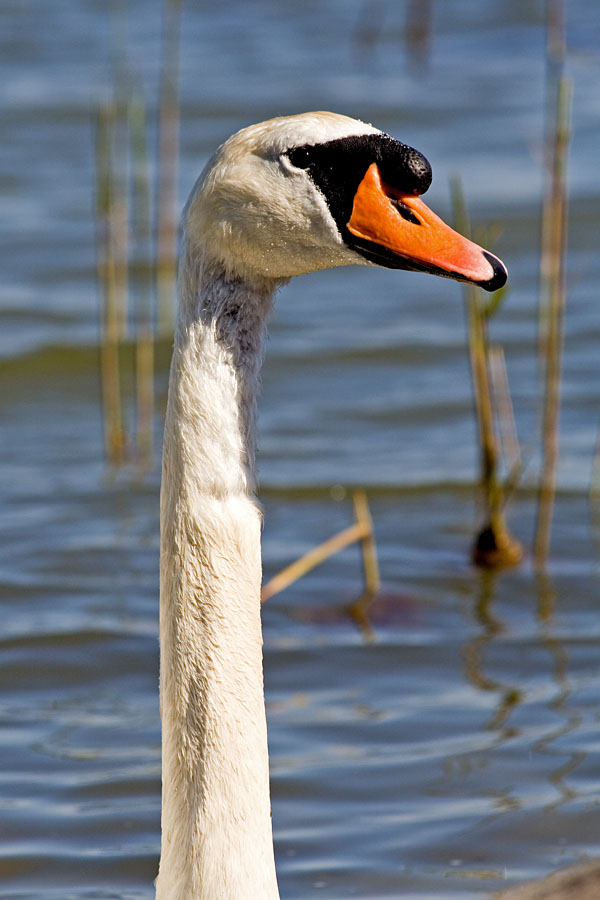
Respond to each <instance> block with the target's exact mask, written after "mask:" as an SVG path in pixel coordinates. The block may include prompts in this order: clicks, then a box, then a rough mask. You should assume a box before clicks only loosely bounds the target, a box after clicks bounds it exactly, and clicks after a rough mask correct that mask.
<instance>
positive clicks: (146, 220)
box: [129, 94, 154, 468]
mask: <svg viewBox="0 0 600 900" xmlns="http://www.w3.org/2000/svg"><path fill="white" fill-rule="evenodd" d="M129 121H130V133H131V145H132V159H133V211H134V217H133V229H134V243H135V248H136V261H137V266H136V283H135V301H136V303H135V312H136V315H135V376H136V378H135V384H136V450H137V461H138V464H139V465H140V466H141V467H142V468H149V467H150V466H151V464H152V453H153V427H154V327H153V279H152V274H153V271H154V267H153V264H152V246H151V242H152V214H151V189H150V171H149V165H148V148H147V140H146V114H145V106H144V101H143V98H142V96H141V95H139V94H137V95H134V96H133V98H132V101H131V104H130V107H129Z"/></svg>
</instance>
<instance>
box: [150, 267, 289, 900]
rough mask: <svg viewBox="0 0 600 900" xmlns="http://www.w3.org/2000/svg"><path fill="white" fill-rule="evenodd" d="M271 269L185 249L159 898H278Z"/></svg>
mask: <svg viewBox="0 0 600 900" xmlns="http://www.w3.org/2000/svg"><path fill="white" fill-rule="evenodd" d="M274 287H275V285H274V283H262V284H256V285H253V286H251V285H247V284H243V283H241V282H239V281H235V280H232V279H227V278H226V277H225V276H224V275H223V274H222V273H220V272H218V271H215V270H214V269H207V268H206V267H204V266H203V264H202V262H201V261H198V262H196V261H194V260H193V259H192V258H191V257H190V256H189V255H188V256H187V257H186V255H184V258H183V262H182V267H181V274H180V311H179V322H178V328H177V333H176V336H175V348H174V355H173V361H172V365H171V376H170V384H169V402H168V409H167V418H166V427H165V443H164V458H163V481H162V492H161V609H160V641H161V715H162V742H163V752H162V765H163V794H162V847H161V861H160V870H159V875H158V878H157V881H156V896H157V900H277V898H279V891H278V889H277V881H276V876H275V863H274V857H273V839H272V828H271V806H270V799H269V768H268V750H267V729H266V719H265V705H264V691H263V670H262V633H261V622H260V583H261V558H260V530H261V516H260V511H259V509H258V507H257V505H256V503H255V501H254V488H255V478H254V445H255V434H254V432H255V418H256V394H257V390H258V382H259V370H260V365H261V362H262V352H263V339H264V323H265V319H266V316H267V314H268V311H269V309H270V306H271V303H272V296H273V292H274Z"/></svg>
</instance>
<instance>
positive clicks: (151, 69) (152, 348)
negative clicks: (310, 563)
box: [0, 0, 600, 900]
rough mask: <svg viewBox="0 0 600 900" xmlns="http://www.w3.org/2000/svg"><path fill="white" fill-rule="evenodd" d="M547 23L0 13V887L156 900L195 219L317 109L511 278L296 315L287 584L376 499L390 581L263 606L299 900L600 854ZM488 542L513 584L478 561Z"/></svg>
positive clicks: (444, 5) (274, 503) (581, 93)
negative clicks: (376, 146)
mask: <svg viewBox="0 0 600 900" xmlns="http://www.w3.org/2000/svg"><path fill="white" fill-rule="evenodd" d="M562 13H563V10H562V5H561V4H560V3H558V2H549V3H546V2H544V0H518V2H517V0H487V2H486V3H481V2H480V0H444V2H442V0H437V2H436V0H421V2H418V0H414V2H411V0H404V2H402V0H343V2H342V0H319V2H317V0H304V2H302V3H294V2H291V0H243V2H242V0H230V2H228V3H222V4H219V3H214V2H213V3H208V2H205V0H197V2H194V3H192V2H189V3H184V4H183V5H182V4H180V3H179V2H178V0H166V2H165V3H162V2H158V0H155V2H150V0H129V2H127V3H125V2H123V3H121V4H119V3H113V4H110V3H106V2H98V0H53V2H52V3H47V2H45V0H5V2H4V3H3V4H2V10H1V11H0V47H1V53H0V71H1V75H2V77H1V78H0V97H1V104H2V120H3V123H4V124H3V140H2V142H1V144H0V196H1V199H2V202H1V205H0V255H1V256H0V258H1V262H2V281H1V283H0V377H1V382H0V425H1V442H0V616H1V622H2V625H1V628H0V781H1V786H0V897H4V898H9V897H10V898H20V900H25V898H27V900H30V898H31V900H33V898H36V900H51V898H52V900H59V898H60V900H83V898H103V900H105V898H117V897H118V898H123V900H125V898H127V900H133V898H136V900H138V898H145V900H149V898H151V897H152V896H153V889H152V879H153V878H154V876H155V874H156V868H157V859H158V852H159V815H160V808H159V807H160V802H159V801H160V731H159V710H158V688H157V684H158V644H157V636H158V490H159V478H160V440H161V437H160V435H161V426H162V413H163V410H164V404H165V395H166V379H167V371H168V363H169V354H170V346H171V329H172V322H173V281H172V276H173V252H174V251H173V247H174V242H175V231H174V227H175V226H174V222H176V219H177V217H178V216H179V211H180V209H181V206H182V204H183V202H184V200H185V197H186V196H187V194H188V193H189V191H190V189H191V187H192V185H193V183H194V181H195V179H196V177H197V176H198V174H199V172H200V171H201V169H202V167H203V165H204V164H205V162H206V160H207V159H208V157H209V156H210V154H211V153H212V152H213V150H214V149H215V147H216V146H217V145H218V144H219V143H220V142H221V141H223V140H224V139H225V138H226V137H227V136H229V134H231V133H232V132H233V131H235V130H237V129H238V128H241V127H243V126H245V125H248V124H251V123H253V122H255V121H259V120H261V119H265V118H269V117H271V116H275V115H285V114H289V113H294V112H301V111H304V110H310V109H330V110H334V111H337V112H341V113H346V114H348V115H351V116H354V117H357V118H362V119H364V120H366V121H369V122H372V123H373V124H375V125H377V126H378V127H379V128H381V129H383V130H385V131H387V132H389V133H390V134H392V135H393V136H394V137H397V138H399V139H400V140H402V141H404V142H405V143H408V144H410V145H412V146H415V147H417V148H418V149H419V150H420V151H422V152H423V153H424V154H425V155H426V156H427V157H428V159H429V160H430V162H431V164H432V167H433V172H434V181H433V185H432V187H431V189H430V192H429V194H428V203H429V204H430V205H431V206H432V207H433V208H434V209H435V210H436V211H437V212H438V213H439V214H441V215H443V216H444V217H445V218H446V219H450V220H452V219H454V220H455V221H456V220H457V218H458V219H459V220H460V222H461V223H462V226H463V227H464V228H466V227H468V226H467V221H466V215H465V212H464V207H466V208H467V210H468V215H469V216H470V219H471V222H472V228H473V231H474V233H475V236H476V237H478V238H479V239H480V240H485V241H487V244H488V246H490V249H492V250H493V251H494V252H495V253H497V254H498V255H499V256H501V257H502V258H503V259H504V260H505V262H506V263H507V265H508V268H509V271H510V282H509V289H508V290H507V291H506V292H504V294H503V295H502V296H501V297H498V298H496V299H494V298H492V299H491V300H490V297H489V295H481V296H479V295H478V293H477V292H475V294H470V295H467V296H465V294H464V292H463V290H462V289H461V287H460V286H459V285H457V284H454V283H452V282H450V281H446V280H442V279H435V278H431V277H425V276H422V275H418V274H413V273H407V272H396V271H389V270H377V269H373V268H372V269H368V268H364V269H363V268H358V267H357V268H351V269H340V270H335V271H330V272H322V273H318V274H315V275H312V276H308V277H305V278H302V279H297V280H296V281H294V282H292V283H291V284H290V285H289V286H288V287H286V288H285V289H284V290H283V291H282V292H281V293H280V295H279V296H278V301H277V308H276V312H275V314H274V316H273V319H272V321H271V323H270V340H269V347H268V354H267V360H266V363H265V366H264V380H263V396H262V402H261V418H260V452H259V470H260V478H261V501H262V503H263V504H264V508H265V529H264V569H265V577H266V578H269V577H271V576H272V575H274V574H275V573H276V572H277V571H278V570H279V569H281V568H282V567H283V566H285V565H287V564H288V563H290V562H291V561H292V560H293V559H295V558H296V557H298V556H300V555H301V554H303V553H305V552H306V551H307V550H308V549H310V548H311V547H312V546H313V545H315V544H317V543H319V542H320V541H323V540H325V539H327V538H329V537H330V536H331V535H332V534H334V533H336V532H338V531H341V530H342V529H344V528H346V527H347V526H348V525H350V524H351V523H352V521H353V510H352V502H351V494H352V490H353V489H354V488H365V489H366V490H367V494H368V498H369V503H370V510H371V515H372V517H373V521H374V528H375V534H376V544H377V553H378V561H379V570H380V576H381V587H380V589H379V590H378V591H377V592H376V593H375V595H374V596H370V597H368V598H367V602H365V601H363V602H361V603H360V604H359V605H358V606H357V603H356V601H357V600H359V598H361V595H363V589H364V584H363V575H362V572H361V556H360V549H359V547H358V546H351V547H349V548H347V549H346V550H344V551H343V552H342V553H339V554H338V555H336V556H335V557H333V558H331V559H330V560H329V561H328V562H326V563H325V564H324V565H323V566H322V567H320V568H318V569H315V570H314V571H313V572H311V573H310V574H308V575H307V576H306V577H305V578H303V579H302V580H301V581H298V582H296V583H295V584H293V585H292V586H291V587H290V588H289V589H288V590H286V591H285V592H283V593H281V594H278V595H276V596H273V597H271V598H270V599H269V601H268V603H267V604H266V605H265V608H264V632H265V678H266V694H267V709H268V718H269V729H270V730H269V736H270V749H271V771H272V798H273V822H274V832H275V844H276V856H277V863H278V871H279V879H280V888H281V893H282V896H283V897H285V898H289V900H291V898H297V900H301V898H302V900H306V898H309V897H315V898H316V897H327V898H336V900H338V898H343V897H358V898H362V900H384V898H385V900H393V898H394V900H395V898H399V897H410V898H420V900H425V898H428V900H442V898H444V900H450V898H452V900H466V898H482V897H485V896H486V895H487V894H489V893H490V892H491V891H492V890H495V889H498V888H500V887H503V886H505V885H507V884H509V883H512V882H513V881H516V880H522V879H525V878H530V877H536V876H539V875H542V874H544V873H546V872H547V871H549V870H551V869H553V868H555V867H557V866H559V865H562V864H568V863H571V862H574V861H577V860H579V859H582V858H586V857H587V856H595V855H598V854H599V853H600V846H599V844H600V805H599V804H600V764H599V756H598V751H599V749H600V745H599V738H598V694H599V691H598V688H599V686H600V672H599V669H600V616H599V615H598V546H599V540H600V537H599V532H598V529H597V526H596V521H597V517H598V514H599V513H598V506H597V501H596V499H595V495H596V494H597V492H598V490H599V489H600V485H599V484H598V481H599V479H600V476H599V475H598V473H596V474H595V468H596V466H595V454H596V449H595V448H596V441H597V432H598V406H599V403H600V380H599V375H600V355H599V354H598V350H597V348H598V342H599V340H600V316H599V312H598V296H597V295H598V289H597V283H598V277H599V275H600V254H599V253H598V249H599V248H598V234H599V226H600V212H599V205H598V202H599V199H600V186H599V182H598V147H599V138H600V127H599V122H600V91H599V89H598V78H599V73H600V56H599V51H598V47H599V46H600V33H599V32H600V20H599V19H598V15H597V9H596V3H595V0H570V2H569V4H568V10H567V15H566V21H562V19H563V16H562ZM159 123H160V125H159ZM567 207H568V251H566V252H565V241H564V237H565V231H566V228H565V219H566V211H567ZM542 210H543V215H542ZM157 211H160V215H158V214H157ZM155 259H158V266H155V265H154V262H155ZM565 285H566V290H563V288H564V287H565ZM490 304H491V305H490ZM563 340H564V357H563V360H562V368H561V363H560V355H559V351H560V347H561V344H562V342H563ZM469 346H470V353H469V349H468V348H469ZM472 373H475V381H474V382H473V377H472ZM482 373H483V380H482V377H481V376H482ZM489 382H491V386H490V383H489ZM507 382H508V384H509V385H510V387H509V388H507V386H506V383H507ZM473 384H474V385H475V397H476V401H477V402H476V403H475V404H474V401H473V396H474V390H473ZM490 396H491V400H490ZM560 397H562V409H561V414H560V423H561V427H560V453H559V457H558V467H557V470H556V477H555V466H554V462H555V449H556V446H557V440H558V430H557V414H556V410H557V408H558V406H557V405H558V400H559V398H560ZM488 408H492V415H493V416H494V415H495V417H496V429H495V435H492V443H493V445H494V446H493V452H492V456H491V459H492V462H493V466H492V473H491V480H490V477H489V476H490V473H489V471H488V479H487V482H486V483H484V484H483V487H482V479H481V470H482V450H481V449H480V448H481V447H483V450H484V451H485V452H486V453H487V454H488V455H487V456H486V457H485V459H487V461H488V463H489V461H490V456H489V439H490V432H489V416H487V420H488V422H487V425H486V410H488V411H489V409H488ZM511 409H512V412H511ZM544 410H545V412H544ZM486 429H487V430H486ZM516 434H518V444H517V439H516V436H515V435H516ZM488 469H489V466H488ZM541 479H542V480H543V485H544V488H543V490H542V492H541V496H542V500H543V502H542V505H541V506H540V503H539V498H540V480H541ZM555 481H556V492H555V494H554V491H553V484H554V482H555ZM490 523H491V524H492V525H494V527H496V526H497V528H499V530H500V538H499V539H498V533H497V531H496V532H494V540H493V541H492V545H493V546H491V549H492V551H495V549H497V547H496V544H498V543H500V544H501V545H502V546H504V544H506V542H507V541H508V542H509V543H510V542H511V541H513V540H514V541H518V542H520V545H521V547H522V561H521V562H520V564H518V565H512V566H511V567H505V568H500V567H494V565H493V564H494V563H498V562H506V559H502V558H500V559H499V558H498V557H497V556H494V552H492V554H491V556H489V555H488V556H486V555H485V554H484V555H483V557H482V555H481V554H479V556H478V558H479V562H484V563H486V565H485V566H483V567H482V566H475V565H473V563H472V555H473V544H474V541H476V539H477V536H478V534H480V532H481V530H482V528H485V527H486V526H489V525H490ZM550 524H551V525H552V528H551V529H550ZM492 530H493V529H492ZM509 531H510V534H511V535H512V537H509V535H508V532H509ZM489 533H490V530H489V528H488V530H487V532H486V534H487V535H488V545H489V543H490V542H489ZM494 542H495V543H494ZM480 543H481V542H480ZM483 543H484V544H485V541H484V542H483ZM510 545H511V546H513V547H514V546H516V545H514V544H512V543H511V544H510ZM502 546H501V547H500V549H502ZM480 549H481V546H480ZM484 549H486V548H485V547H484ZM487 549H490V547H489V546H488V547H487ZM476 555H477V554H476ZM519 555H520V551H517V552H515V553H514V554H513V557H514V558H513V560H512V561H513V562H514V560H515V559H516V558H517V557H518V556H519ZM501 556H502V554H500V557H501Z"/></svg>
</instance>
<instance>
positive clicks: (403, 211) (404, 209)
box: [390, 197, 421, 225]
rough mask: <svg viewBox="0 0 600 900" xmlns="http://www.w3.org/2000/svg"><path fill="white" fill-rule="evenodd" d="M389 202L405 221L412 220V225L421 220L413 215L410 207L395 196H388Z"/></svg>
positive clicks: (417, 223) (419, 222) (418, 223)
mask: <svg viewBox="0 0 600 900" xmlns="http://www.w3.org/2000/svg"><path fill="white" fill-rule="evenodd" d="M390 203H391V204H392V206H393V207H394V208H395V209H396V210H397V211H398V212H399V213H400V215H401V216H402V218H403V219H405V220H406V221H407V222H412V224H413V225H420V224H421V220H420V219H418V218H417V216H415V214H414V212H413V211H412V209H409V207H408V206H406V204H404V203H402V201H400V200H398V199H397V198H396V197H390Z"/></svg>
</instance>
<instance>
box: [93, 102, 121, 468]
mask: <svg viewBox="0 0 600 900" xmlns="http://www.w3.org/2000/svg"><path fill="white" fill-rule="evenodd" d="M115 119H116V110H115V106H114V104H107V105H103V106H101V107H100V109H99V110H98V113H97V119H96V247H97V268H98V283H99V284H100V285H101V288H102V304H101V316H100V321H101V340H100V370H101V392H102V417H103V424H104V446H105V453H106V457H107V459H108V461H109V462H110V463H112V464H113V465H121V464H122V463H123V461H124V458H125V446H126V438H125V432H124V429H123V421H122V409H121V387H120V366H119V342H120V341H119V339H120V315H119V284H118V266H117V263H116V254H115V244H116V229H115V198H114V194H115V177H114V143H115Z"/></svg>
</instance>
